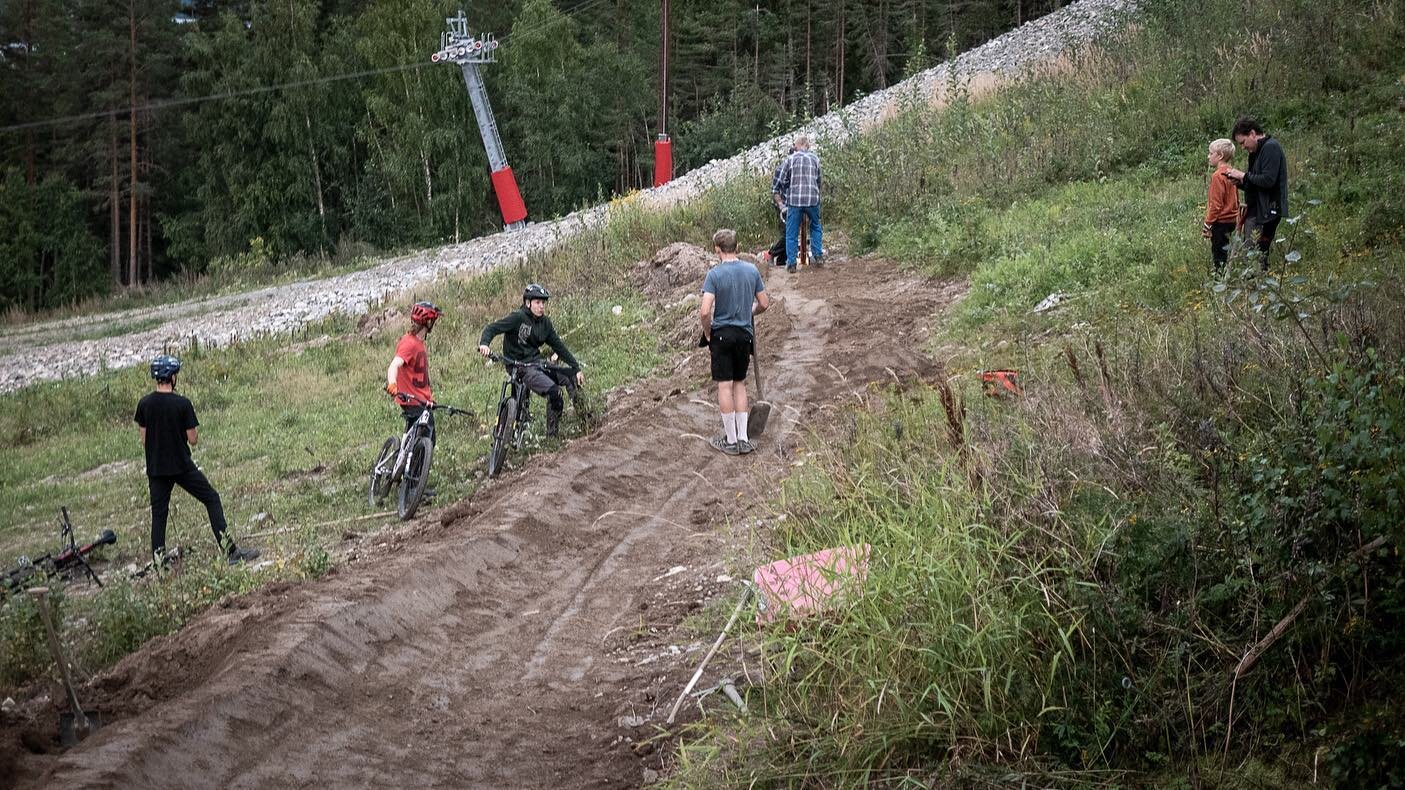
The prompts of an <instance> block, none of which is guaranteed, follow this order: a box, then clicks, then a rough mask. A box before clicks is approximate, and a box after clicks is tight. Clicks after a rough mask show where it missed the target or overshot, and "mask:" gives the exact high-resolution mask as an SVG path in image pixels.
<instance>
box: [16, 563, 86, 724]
mask: <svg viewBox="0 0 1405 790" xmlns="http://www.w3.org/2000/svg"><path fill="white" fill-rule="evenodd" d="M29 594H30V595H31V596H33V597H34V603H35V605H36V606H38V607H39V617H40V618H41V619H42V620H43V621H44V630H45V631H46V632H48V635H49V652H51V653H53V654H54V663H56V664H58V665H59V672H60V673H61V674H62V675H63V687H64V688H65V689H66V690H67V691H68V704H70V705H72V706H73V724H74V727H75V728H76V729H77V730H78V731H79V732H87V731H88V717H87V716H86V715H85V714H84V713H83V707H82V706H81V705H79V704H78V692H76V691H74V690H73V678H72V677H71V676H70V675H69V673H68V661H67V660H66V659H64V656H63V647H62V646H61V645H60V644H59V635H58V632H57V631H55V630H54V621H53V619H52V618H51V617H50V616H49V600H48V597H49V588H48V587H32V588H30V590H29Z"/></svg>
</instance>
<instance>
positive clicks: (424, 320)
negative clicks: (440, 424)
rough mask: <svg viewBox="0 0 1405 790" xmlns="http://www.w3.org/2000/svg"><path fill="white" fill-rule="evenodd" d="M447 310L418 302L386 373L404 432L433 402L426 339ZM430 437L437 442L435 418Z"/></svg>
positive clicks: (431, 423)
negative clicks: (435, 438) (401, 415)
mask: <svg viewBox="0 0 1405 790" xmlns="http://www.w3.org/2000/svg"><path fill="white" fill-rule="evenodd" d="M443 314H444V311H442V310H440V309H439V308H438V307H435V306H434V305H432V304H430V303H429V302H415V306H414V307H412V308H410V331H409V332H406V333H405V336H404V337H402V338H400V342H399V343H397V344H396V345H395V358H394V359H392V360H391V361H390V367H389V368H386V371H385V391H386V392H387V393H389V394H390V395H391V397H393V398H395V400H396V401H397V402H398V403H399V404H400V410H401V413H402V414H403V416H404V417H405V430H407V431H408V430H410V426H411V425H414V424H415V420H418V419H419V418H420V414H421V413H423V412H424V409H425V405H426V404H433V403H434V392H433V391H432V390H431V389H430V386H429V352H428V351H427V350H426V349H425V346H424V340H425V338H427V337H429V333H430V332H432V331H434V322H435V321H437V320H439V316H441V315H443ZM429 420H430V422H429V438H430V441H433V440H434V415H433V413H432V412H431V413H430V418H429Z"/></svg>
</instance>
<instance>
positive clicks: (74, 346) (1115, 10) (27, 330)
mask: <svg viewBox="0 0 1405 790" xmlns="http://www.w3.org/2000/svg"><path fill="white" fill-rule="evenodd" d="M1133 6H1134V0H1078V2H1074V3H1071V4H1069V5H1068V6H1066V7H1064V8H1062V9H1060V10H1058V11H1055V12H1054V13H1051V14H1049V15H1047V16H1044V17H1041V18H1040V19H1037V20H1034V21H1032V22H1029V23H1027V24H1025V25H1023V26H1021V27H1019V28H1017V29H1015V30H1013V31H1011V32H1009V33H1006V34H1005V35H1003V36H1000V37H999V38H996V39H994V40H992V41H989V42H987V43H986V44H984V45H982V46H980V47H978V48H976V49H973V50H970V51H969V52H966V53H964V54H962V55H960V56H959V57H957V58H956V60H955V61H954V62H953V63H951V64H949V65H948V64H943V65H941V66H938V67H936V68H934V69H930V70H928V71H925V72H922V73H920V74H917V75H915V76H914V77H912V78H910V79H908V80H906V81H904V82H901V83H899V84H897V85H894V86H893V87H891V88H888V89H887V90H884V91H879V92H876V93H873V94H871V95H869V96H866V97H864V98H863V99H860V100H858V101H855V102H854V103H852V104H850V105H849V106H847V107H845V108H843V109H842V110H838V111H835V112H833V113H830V114H829V115H826V116H823V117H821V118H817V119H815V120H814V121H812V122H811V123H810V125H809V126H808V127H807V131H808V132H809V133H810V134H811V136H812V137H814V138H816V139H817V140H819V146H818V147H819V148H820V149H821V150H822V148H823V146H824V145H825V144H830V145H833V144H835V143H842V142H843V141H845V140H847V139H849V138H850V137H853V136H854V135H857V134H861V133H862V132H864V131H865V130H867V129H869V128H871V127H872V126H874V125H876V124H879V123H881V122H882V121H883V120H884V119H885V118H886V117H888V116H889V115H891V113H892V112H893V111H894V109H895V108H896V107H898V106H899V105H900V103H901V102H904V101H906V102H912V101H914V100H919V101H925V102H940V101H941V100H942V98H943V92H944V90H945V87H946V86H947V85H950V84H952V83H953V82H954V81H961V82H965V83H968V84H972V85H982V84H993V83H994V82H997V81H999V80H1000V79H1002V78H1007V77H1010V76H1013V75H1015V74H1017V73H1019V72H1020V71H1022V70H1024V69H1028V68H1030V67H1033V66H1036V65H1039V64H1041V63H1045V62H1047V61H1049V60H1051V59H1054V58H1057V57H1059V56H1061V55H1064V54H1067V53H1068V52H1069V51H1071V50H1072V49H1073V48H1075V47H1078V46H1080V45H1084V44H1087V43H1089V42H1092V41H1094V40H1096V39H1097V38H1098V37H1099V36H1100V35H1102V34H1103V33H1104V32H1106V31H1108V30H1110V29H1112V28H1115V27H1117V26H1118V25H1119V24H1120V23H1121V21H1122V17H1123V15H1124V14H1125V13H1126V12H1128V11H1130V10H1131V9H1132V8H1133ZM790 138H791V135H789V134H788V135H786V136H784V137H779V138H776V139H773V140H768V141H766V142H764V143H761V144H760V145H757V146H755V147H753V148H751V149H749V150H747V151H744V152H742V153H740V154H738V155H736V156H734V157H731V158H729V159H724V160H715V161H712V162H709V163H708V164H706V165H704V166H702V167H699V168H698V169H696V170H693V171H691V172H689V173H687V174H685V175H682V176H680V177H678V178H676V179H674V180H673V181H672V182H670V183H668V184H666V185H664V186H662V187H658V188H655V189H650V190H647V191H644V192H641V193H640V194H639V196H638V197H637V200H638V201H639V202H640V203H641V204H643V205H644V206H647V207H650V208H665V207H667V206H671V205H674V204H676V203H679V202H683V201H686V200H688V199H691V198H693V197H694V196H697V195H699V194H701V193H703V192H705V191H707V190H708V189H710V188H712V187H713V186H716V185H718V184H721V183H723V182H726V181H728V180H730V179H732V178H735V177H737V176H739V175H743V174H750V173H761V172H768V171H769V170H770V169H771V168H772V167H774V165H775V162H776V160H777V157H778V156H779V154H780V152H781V151H782V150H784V149H785V148H786V147H787V145H788V143H789V140H790ZM617 205H618V204H617V203H607V204H603V205H599V206H595V207H592V208H589V209H584V210H581V211H577V212H575V213H573V214H569V215H567V216H565V217H562V218H561V219H558V220H553V221H551V222H540V223H533V224H529V225H528V226H527V227H526V228H525V229H523V230H519V231H516V232H512V233H497V234H494V235H492V236H486V237H482V238H478V239H474V240H472V241H468V242H464V243H462V244H455V245H451V246H447V247H441V248H438V249H434V250H426V251H423V252H417V253H414V254H411V255H405V256H401V257H397V258H394V259H391V260H388V261H385V262H383V263H380V264H378V265H376V266H374V267H372V268H370V269H366V270H363V271H359V272H354V273H351V274H345V275H339V276H335V277H328V278H323V279H317V280H309V281H305V282H298V283H292V284H288V285H281V286H277V287H270V288H263V289H259V290H256V291H251V292H248V293H242V294H235V295H230V296H221V297H215V298H210V299H202V300H192V301H188V302H180V303H176V304H170V305H163V306H160V307H152V308H141V309H134V310H126V311H120V312H114V313H105V314H102V315H96V316H84V317H79V318H71V319H66V320H63V321H53V322H46V323H43V324H34V325H29V326H25V327H18V328H14V329H10V330H7V331H5V332H4V333H3V334H0V392H10V391H14V390H17V389H21V388H23V387H26V386H28V385H30V384H33V383H36V382H40V381H46V380H52V379H59V378H70V377H74V376H86V375H91V374H93V373H96V372H99V371H101V370H105V369H113V368H123V367H128V366H132V365H138V364H141V363H143V362H145V361H146V360H148V359H150V358H151V357H152V356H153V355H155V354H157V353H160V352H161V351H162V350H163V349H179V348H181V347H184V346H187V345H188V344H189V343H190V342H191V341H192V340H195V341H197V342H199V343H200V344H201V345H203V346H224V345H228V344H231V343H237V342H239V341H241V340H244V339H249V338H253V337H258V336H262V335H279V334H287V333H290V332H292V331H293V330H296V329H298V328H300V327H303V326H305V325H307V324H309V323H312V322H315V321H319V320H321V319H323V318H326V317H327V316H329V315H332V314H334V313H342V314H350V315H359V314H362V313H365V312H367V311H368V310H369V309H371V308H373V307H374V306H375V305H377V304H379V303H380V302H381V301H383V300H384V299H385V298H386V297H388V296H391V295H393V294H397V293H409V294H413V293H414V291H415V290H416V289H417V288H420V287H424V286H426V285H427V284H428V283H430V282H431V281H432V280H434V279H435V278H437V277H443V276H448V275H455V274H469V273H475V272H481V271H486V270H489V269H492V268H495V267H497V266H501V265H504V264H512V263H515V262H517V261H520V260H524V259H525V258H527V257H528V256H530V255H532V254H533V253H538V252H543V251H546V250H548V249H550V248H551V247H553V246H555V245H557V244H559V243H560V242H562V241H564V240H566V239H568V238H570V237H573V236H575V235H577V234H579V233H581V232H583V231H587V230H590V229H592V228H597V227H600V226H601V225H603V224H604V223H605V221H606V219H607V218H608V217H609V214H610V212H611V211H612V210H614V208H615V207H616V206H617ZM125 327H132V328H134V329H135V331H126V330H125V329H124V328H125ZM74 335H79V336H86V337H89V338H92V339H82V340H66V341H64V340H61V341H58V342H49V341H48V340H46V338H54V337H73V336H74Z"/></svg>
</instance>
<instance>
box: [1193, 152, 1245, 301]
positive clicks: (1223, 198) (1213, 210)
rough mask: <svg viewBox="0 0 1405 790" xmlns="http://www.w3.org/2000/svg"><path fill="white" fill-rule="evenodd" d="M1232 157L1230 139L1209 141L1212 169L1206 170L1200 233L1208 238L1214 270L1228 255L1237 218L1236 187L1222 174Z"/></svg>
mask: <svg viewBox="0 0 1405 790" xmlns="http://www.w3.org/2000/svg"><path fill="white" fill-rule="evenodd" d="M1233 159H1234V143H1232V142H1230V141H1229V140H1226V139H1223V138H1221V139H1219V140H1215V141H1214V142H1212V143H1210V150H1209V155H1208V156H1207V157H1206V160H1207V161H1208V162H1209V163H1210V167H1213V168H1214V169H1215V172H1214V173H1212V174H1210V195H1209V198H1208V200H1207V201H1206V206H1205V224H1204V225H1202V226H1201V228H1200V235H1201V236H1202V237H1204V238H1207V239H1209V240H1210V259H1211V261H1212V262H1213V263H1214V266H1215V274H1219V273H1220V272H1222V271H1224V266H1225V261H1226V260H1228V258H1229V244H1230V240H1231V239H1232V238H1233V237H1234V230H1235V227H1236V226H1237V225H1238V222H1239V191H1238V190H1237V189H1236V188H1235V186H1234V182H1232V181H1230V180H1229V177H1228V176H1227V175H1225V174H1226V173H1227V172H1228V171H1229V169H1230V161H1231V160H1233Z"/></svg>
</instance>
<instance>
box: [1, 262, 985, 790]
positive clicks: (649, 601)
mask: <svg viewBox="0 0 1405 790" xmlns="http://www.w3.org/2000/svg"><path fill="white" fill-rule="evenodd" d="M767 278H768V288H769V290H770V292H771V294H772V298H773V299H779V300H780V301H779V304H778V305H777V307H776V308H775V309H773V310H772V311H771V312H770V313H768V314H767V315H765V316H764V317H762V319H761V320H760V322H759V325H760V338H759V348H760V351H761V355H762V362H763V364H764V366H765V369H764V373H765V375H766V379H765V383H766V385H767V394H768V396H769V398H770V399H771V400H773V401H775V402H776V403H777V404H779V406H778V411H777V412H776V413H775V414H774V415H773V417H772V422H771V425H772V427H771V428H770V429H769V430H768V432H767V435H766V437H765V439H764V440H763V441H762V443H761V447H760V449H759V451H758V452H756V453H753V454H751V455H748V456H741V457H734V458H729V457H726V456H723V455H721V454H720V453H717V452H715V451H712V450H710V449H708V448H707V447H706V445H705V444H704V442H703V440H702V439H701V438H700V437H702V436H709V435H711V434H713V433H715V432H716V431H717V430H718V428H719V425H718V420H717V416H716V409H715V407H713V406H712V405H711V403H712V398H713V392H712V390H711V388H710V387H706V386H705V380H706V370H707V367H706V364H707V363H706V356H705V354H704V353H697V350H696V349H689V350H686V351H683V352H681V353H680V355H679V359H680V360H682V359H683V355H684V354H691V356H690V357H689V358H688V359H687V361H686V362H683V363H682V364H680V365H679V368H678V370H677V372H676V373H674V374H673V375H672V376H671V377H669V378H666V379H659V380H654V381H651V382H649V383H647V384H645V385H643V386H641V387H639V388H637V389H636V390H635V391H634V392H633V393H632V394H630V395H627V396H626V397H625V398H623V399H622V400H621V402H620V404H619V406H618V407H617V408H614V409H613V410H612V412H611V416H610V420H609V422H608V424H607V426H606V427H605V428H604V429H603V430H601V431H600V432H598V433H597V434H595V435H594V436H592V437H590V438H587V439H582V440H578V441H576V442H573V443H572V444H570V445H569V446H568V447H566V448H565V449H563V450H562V451H560V452H557V453H554V454H550V455H543V456H538V457H537V458H535V459H533V460H531V461H529V462H528V463H527V464H526V465H525V469H520V470H513V471H510V472H509V473H507V474H506V475H505V476H504V477H503V478H501V479H500V480H498V481H496V482H494V483H493V484H491V485H489V486H487V487H485V488H484V489H482V490H481V491H479V492H478V493H477V494H476V495H475V496H474V498H473V499H471V500H467V501H465V502H461V503H458V504H456V505H454V506H452V507H449V508H447V509H444V510H442V511H439V512H437V513H431V514H429V515H427V516H425V517H422V518H421V521H420V522H419V524H418V526H416V527H412V528H411V529H410V530H408V531H407V532H406V533H405V534H404V535H403V536H402V539H403V543H402V545H400V546H398V547H388V548H387V549H385V550H382V551H379V552H371V553H370V555H369V556H363V557H361V558H359V559H357V560H356V561H354V562H351V563H348V564H346V565H343V566H342V567H340V568H338V569H337V570H336V571H334V572H333V573H332V574H330V575H329V576H328V577H326V578H324V579H322V580H320V581H318V582H313V583H307V584H301V585H279V586H275V587H272V588H268V589H264V590H262V591H259V592H257V593H254V594H251V595H249V596H245V597H243V598H241V599H238V600H236V601H232V602H230V604H229V605H228V606H227V607H225V608H215V609H213V610H211V611H210V612H207V613H206V614H204V615H202V616H201V617H199V618H197V619H196V620H195V621H194V622H192V623H190V624H189V625H188V626H186V627H185V628H184V629H182V630H181V631H180V632H178V633H176V634H174V635H172V636H170V637H166V638H163V639H159V640H156V641H154V642H152V643H151V644H149V645H148V646H147V647H145V648H144V649H143V650H141V651H140V652H139V653H137V654H135V655H132V656H130V657H128V658H127V659H125V660H124V661H123V662H122V663H120V664H119V665H118V666H117V667H115V668H114V669H113V670H111V671H109V672H107V673H105V674H103V675H101V676H99V677H98V678H97V679H96V680H95V681H94V682H93V684H92V688H90V689H89V690H88V691H87V697H88V698H91V699H94V700H95V704H96V705H97V706H98V707H99V708H100V709H102V710H103V711H104V712H105V713H106V714H107V715H108V716H109V718H110V719H116V720H115V721H113V722H112V723H110V724H108V725H107V726H105V727H104V728H103V729H102V730H101V731H99V732H98V733H97V734H96V735H95V736H94V737H92V738H90V739H89V740H88V741H86V742H84V743H83V744H82V745H81V746H80V747H78V748H75V749H73V750H71V751H69V752H66V753H63V754H61V755H57V756H52V755H30V754H26V755H25V756H24V757H23V758H22V759H20V760H19V761H18V764H17V765H16V766H15V767H16V769H17V776H18V782H19V784H20V786H23V787H42V786H55V785H63V786H68V787H190V786H215V787H238V788H243V787H251V788H252V787H300V786H311V785H317V786H327V785H335V786H349V787H384V786H442V787H467V786H492V787H619V786H637V785H639V784H641V783H642V782H643V781H644V777H645V770H646V769H655V770H657V769H661V768H663V762H664V761H665V759H666V753H667V749H662V750H659V749H655V748H654V745H653V744H643V745H641V742H642V741H645V740H647V739H649V738H650V737H651V736H653V735H655V734H657V732H658V729H657V727H658V726H659V725H661V724H662V722H663V719H664V718H665V717H666V715H667V711H668V707H669V705H670V704H671V703H672V700H673V698H674V696H676V695H677V693H678V691H679V690H680V689H681V687H682V684H683V683H684V682H685V681H686V679H687V677H688V676H689V674H690V673H691V671H692V669H693V668H694V667H695V666H696V664H697V662H698V660H699V659H700V656H701V652H702V651H701V650H700V648H702V647H704V646H703V645H701V644H700V643H699V638H698V637H696V636H689V635H687V632H686V631H685V630H683V629H681V628H680V627H679V626H680V623H681V622H682V621H683V619H684V618H685V617H686V616H688V614H689V613H690V612H693V611H696V610H697V608H698V605H699V603H698V602H699V601H702V600H706V599H708V598H711V597H715V596H717V595H720V594H722V593H723V592H731V591H732V590H731V588H730V587H727V586H726V585H724V584H722V583H719V582H718V581H717V579H716V577H717V576H718V574H720V573H722V572H723V571H724V567H723V566H722V565H721V564H720V563H721V562H722V561H723V560H724V559H726V558H728V557H736V556H737V553H738V551H739V550H738V549H736V548H734V547H732V546H730V545H728V542H729V540H731V539H733V538H734V537H735V535H734V533H733V530H734V529H738V528H744V526H743V524H742V519H743V516H744V509H745V507H746V506H747V505H748V504H749V503H754V502H756V501H757V500H756V497H764V496H766V495H768V494H769V493H771V492H772V491H773V490H774V486H775V485H777V484H778V482H779V481H780V479H782V478H783V477H784V475H785V474H786V473H787V471H788V470H789V468H790V460H791V459H790V453H789V451H788V450H787V448H788V447H793V446H794V445H795V444H796V443H797V440H798V438H799V431H801V430H808V429H809V428H810V427H812V426H815V425H816V424H818V422H819V421H818V420H816V419H815V418H816V416H818V415H822V414H832V413H833V412H835V411H842V410H844V409H845V408H847V403H852V401H853V399H852V396H851V395H850V392H851V391H852V390H854V389H856V388H862V387H863V386H864V385H865V384H866V383H867V382H869V381H873V380H888V381H891V380H892V376H897V377H899V378H911V377H913V376H918V377H922V378H928V379H929V378H931V377H933V376H936V375H939V366H938V365H937V363H936V362H935V361H933V360H931V359H928V358H926V357H923V356H922V355H921V354H920V353H918V352H917V350H916V349H918V348H920V346H921V344H922V340H923V339H924V336H925V334H926V330H925V327H921V326H916V325H910V324H908V323H906V322H907V321H908V320H909V319H908V317H909V316H916V317H921V320H924V321H925V320H926V317H927V316H931V315H932V314H933V312H935V311H936V310H937V309H938V308H939V307H940V306H941V305H942V304H944V303H946V302H949V301H951V300H952V299H954V298H955V297H956V296H957V295H959V293H960V289H959V287H957V286H953V285H943V284H941V283H930V282H924V281H921V280H918V279H916V278H913V277H910V276H908V275H906V274H904V273H901V272H899V271H897V270H896V269H895V267H894V266H893V265H891V264H889V263H887V262H881V261H868V260H852V261H846V260H844V259H843V258H841V257H838V256H836V258H835V260H834V262H833V264H832V265H831V266H829V267H828V268H826V269H825V270H822V271H805V272H802V273H801V274H799V275H786V274H785V273H783V272H776V273H772V272H767ZM895 294H901V297H900V298H897V299H895V298H894V296H893V295H895ZM899 304H901V305H902V307H901V309H900V308H899V307H898V305H899ZM392 549H394V550H392ZM676 566H686V568H687V570H686V571H683V572H679V573H675V574H674V575H672V576H667V577H666V578H662V579H661V578H660V577H663V576H665V574H667V573H668V571H669V569H671V568H674V567H676ZM724 588H726V589H724ZM704 638H705V637H704ZM720 663H722V664H723V665H724V666H719V667H717V668H715V669H710V670H709V673H708V676H707V677H709V678H714V682H715V678H716V677H717V676H718V673H720V672H724V671H726V670H727V668H726V667H725V661H724V662H720ZM707 682H708V681H707V680H706V679H705V680H704V683H707ZM622 717H625V718H622ZM628 717H637V718H628ZM4 734H5V735H7V737H10V738H11V743H9V744H5V746H6V747H9V748H13V744H14V741H13V738H15V737H17V734H16V733H14V732H10V733H4ZM626 737H628V738H629V739H630V740H626V739H625V738H626ZM0 762H3V760H0ZM3 767H4V766H0V768H3Z"/></svg>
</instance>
